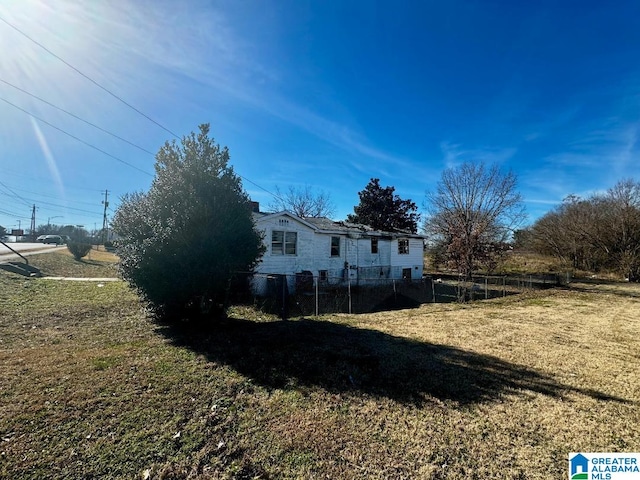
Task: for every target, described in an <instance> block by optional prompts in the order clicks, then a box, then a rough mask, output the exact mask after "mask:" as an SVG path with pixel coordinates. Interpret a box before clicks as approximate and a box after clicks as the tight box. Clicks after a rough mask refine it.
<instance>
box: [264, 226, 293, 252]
mask: <svg viewBox="0 0 640 480" xmlns="http://www.w3.org/2000/svg"><path fill="white" fill-rule="evenodd" d="M297 243H298V234H297V233H296V232H283V231H282V230H273V231H272V232H271V255H296V253H297V251H298V250H297Z"/></svg>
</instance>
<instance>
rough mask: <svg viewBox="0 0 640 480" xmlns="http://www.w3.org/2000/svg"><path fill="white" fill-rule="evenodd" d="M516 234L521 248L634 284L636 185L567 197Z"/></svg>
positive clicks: (637, 265)
mask: <svg viewBox="0 0 640 480" xmlns="http://www.w3.org/2000/svg"><path fill="white" fill-rule="evenodd" d="M520 236H521V237H524V238H521V241H522V242H523V244H524V245H525V246H529V247H530V248H532V249H533V250H534V251H537V252H539V253H543V254H548V255H553V256H554V257H556V258H559V259H561V260H563V261H565V262H567V263H568V264H571V266H572V267H573V268H576V269H582V270H587V271H592V272H599V271H602V270H609V271H613V272H617V273H618V274H620V275H622V276H624V277H625V278H626V279H627V280H631V281H638V280H640V183H639V182H635V181H633V180H631V179H627V180H622V181H620V182H618V183H617V184H616V185H615V186H613V187H612V188H610V189H609V190H608V191H607V192H606V193H602V194H594V195H592V196H590V197H588V198H585V199H583V198H580V197H578V196H575V195H571V196H569V197H567V198H566V199H565V200H564V201H563V202H562V204H561V205H559V206H558V207H557V208H555V209H554V210H552V211H550V212H548V213H547V214H546V215H544V216H543V217H541V218H540V219H539V220H538V221H536V222H535V223H534V224H533V226H531V227H530V228H529V229H527V230H525V231H523V232H522V233H520Z"/></svg>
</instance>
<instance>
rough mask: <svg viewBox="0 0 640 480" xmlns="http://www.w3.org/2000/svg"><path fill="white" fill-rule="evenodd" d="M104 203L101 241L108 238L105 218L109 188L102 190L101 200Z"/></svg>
mask: <svg viewBox="0 0 640 480" xmlns="http://www.w3.org/2000/svg"><path fill="white" fill-rule="evenodd" d="M102 204H103V205H104V215H103V216H102V236H103V239H102V243H104V242H106V241H107V240H109V221H108V220H107V207H109V190H105V191H104V200H103V201H102Z"/></svg>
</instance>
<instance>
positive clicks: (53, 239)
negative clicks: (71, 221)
mask: <svg viewBox="0 0 640 480" xmlns="http://www.w3.org/2000/svg"><path fill="white" fill-rule="evenodd" d="M38 238H40V237H38ZM36 240H37V239H36ZM42 243H55V244H56V245H62V244H63V243H64V240H63V239H62V237H61V236H60V235H45V236H44V239H43V240H42Z"/></svg>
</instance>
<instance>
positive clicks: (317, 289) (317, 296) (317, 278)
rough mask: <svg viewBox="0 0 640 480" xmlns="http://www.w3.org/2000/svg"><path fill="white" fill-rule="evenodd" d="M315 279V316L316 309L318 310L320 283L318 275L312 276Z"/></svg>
mask: <svg viewBox="0 0 640 480" xmlns="http://www.w3.org/2000/svg"><path fill="white" fill-rule="evenodd" d="M313 278H314V279H315V281H316V317H317V316H318V313H319V312H318V311H319V306H318V298H319V296H320V295H319V293H320V292H319V286H318V284H319V283H320V277H313Z"/></svg>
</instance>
